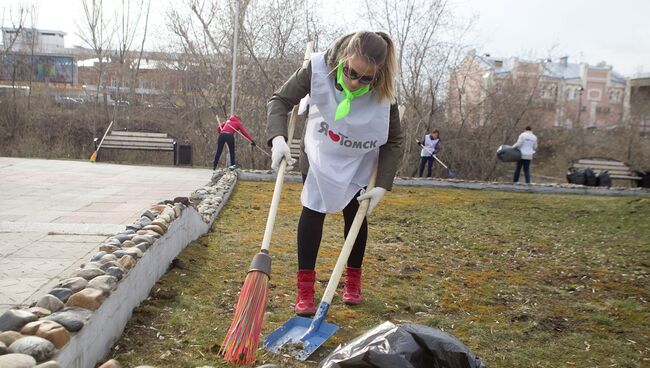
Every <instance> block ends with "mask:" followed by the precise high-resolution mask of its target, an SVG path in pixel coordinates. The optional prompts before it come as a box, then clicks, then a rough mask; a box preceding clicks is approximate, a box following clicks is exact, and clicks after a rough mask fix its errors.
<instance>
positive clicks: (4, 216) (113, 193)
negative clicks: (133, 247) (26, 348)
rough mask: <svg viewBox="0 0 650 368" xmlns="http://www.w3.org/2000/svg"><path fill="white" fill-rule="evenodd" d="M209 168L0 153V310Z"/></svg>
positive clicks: (66, 270)
mask: <svg viewBox="0 0 650 368" xmlns="http://www.w3.org/2000/svg"><path fill="white" fill-rule="evenodd" d="M210 176H211V171H210V170H207V169H193V168H176V167H157V166H135V165H115V164H107V163H96V164H91V163H89V162H87V161H61V160H40V159H22V158H10V157H0V177H1V178H2V180H1V181H0V193H3V195H4V198H6V199H3V207H2V208H1V209H0V314H1V313H3V312H4V311H5V310H7V309H9V308H12V307H14V306H16V305H22V306H25V305H26V304H29V303H31V302H32V301H33V300H36V299H37V298H38V297H40V296H41V295H43V294H45V293H46V292H47V291H48V290H49V289H51V288H52V286H54V285H55V284H56V283H57V282H58V281H59V280H60V279H63V278H66V277H68V276H70V275H71V274H72V273H73V272H74V270H75V269H77V268H78V267H79V265H80V264H81V263H83V262H87V260H88V259H89V257H90V256H91V255H92V254H94V253H95V252H96V251H97V249H98V247H99V244H100V243H101V242H102V241H103V240H104V239H106V237H108V236H110V235H112V234H114V233H115V232H117V231H120V230H122V229H124V227H123V226H124V225H126V224H129V223H132V222H133V220H135V219H137V218H138V217H139V216H140V214H141V213H142V212H143V211H144V210H146V209H147V208H148V207H149V206H150V205H151V204H153V203H156V202H159V201H161V200H165V199H171V198H174V197H178V196H189V195H190V193H191V192H192V191H193V190H195V189H197V188H199V187H201V186H203V185H205V184H207V183H208V182H209V180H210ZM143 183H144V184H143Z"/></svg>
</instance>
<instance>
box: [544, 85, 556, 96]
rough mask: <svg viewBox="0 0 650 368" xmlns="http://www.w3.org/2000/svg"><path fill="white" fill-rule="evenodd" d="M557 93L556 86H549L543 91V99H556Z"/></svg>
mask: <svg viewBox="0 0 650 368" xmlns="http://www.w3.org/2000/svg"><path fill="white" fill-rule="evenodd" d="M556 92H557V87H556V86H555V84H548V85H546V86H545V87H543V89H542V98H554V97H555V94H556Z"/></svg>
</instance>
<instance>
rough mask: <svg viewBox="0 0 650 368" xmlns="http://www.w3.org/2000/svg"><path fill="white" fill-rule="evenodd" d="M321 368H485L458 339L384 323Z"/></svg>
mask: <svg viewBox="0 0 650 368" xmlns="http://www.w3.org/2000/svg"><path fill="white" fill-rule="evenodd" d="M318 367H319V368H397V367H399V368H485V365H483V363H482V362H481V360H480V359H479V358H478V357H477V356H476V355H474V353H472V351H471V350H470V349H469V348H468V347H467V346H465V345H464V344H463V343H462V342H460V341H459V340H458V339H456V338H455V337H453V336H452V335H450V334H448V333H445V332H442V331H440V330H438V329H437V328H432V327H427V326H422V325H418V324H411V323H409V324H403V325H394V324H392V323H390V322H384V323H382V324H380V325H378V326H377V327H375V328H373V329H372V330H369V331H367V332H366V333H364V334H363V335H361V336H359V337H357V338H355V339H354V340H352V341H351V342H349V343H348V344H346V345H341V346H339V347H338V348H336V349H335V350H334V351H333V352H332V353H331V354H330V355H328V356H327V358H325V359H324V360H323V361H321V362H320V364H319V365H318Z"/></svg>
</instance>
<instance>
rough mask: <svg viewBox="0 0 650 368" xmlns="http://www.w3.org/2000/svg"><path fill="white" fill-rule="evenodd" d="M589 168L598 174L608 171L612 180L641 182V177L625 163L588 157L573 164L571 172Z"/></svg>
mask: <svg viewBox="0 0 650 368" xmlns="http://www.w3.org/2000/svg"><path fill="white" fill-rule="evenodd" d="M587 168H590V169H592V170H593V171H594V172H596V173H598V172H602V171H607V173H608V174H609V176H610V178H611V179H612V180H614V179H618V180H630V181H632V182H637V181H640V180H641V177H640V176H638V175H636V174H635V172H634V171H632V169H630V167H629V166H627V165H626V164H625V163H624V162H622V161H618V160H613V159H608V158H598V157H588V158H581V159H577V160H574V161H572V162H571V165H570V167H569V170H571V169H574V170H580V169H582V170H584V169H587Z"/></svg>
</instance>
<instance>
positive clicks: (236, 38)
mask: <svg viewBox="0 0 650 368" xmlns="http://www.w3.org/2000/svg"><path fill="white" fill-rule="evenodd" d="M233 23H234V26H235V32H234V33H233V36H232V38H233V40H232V43H233V45H232V81H231V83H232V86H231V88H230V115H233V114H235V100H236V97H237V96H236V93H237V49H238V45H237V43H238V41H239V0H235V20H234V22H233Z"/></svg>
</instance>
